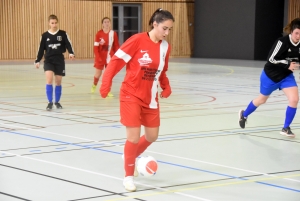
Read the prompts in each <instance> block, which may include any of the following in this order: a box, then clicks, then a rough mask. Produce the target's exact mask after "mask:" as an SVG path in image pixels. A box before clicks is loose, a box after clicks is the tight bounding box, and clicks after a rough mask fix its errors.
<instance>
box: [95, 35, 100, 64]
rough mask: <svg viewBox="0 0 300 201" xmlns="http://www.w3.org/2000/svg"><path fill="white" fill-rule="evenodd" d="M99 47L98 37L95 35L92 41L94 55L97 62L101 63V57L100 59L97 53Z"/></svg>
mask: <svg viewBox="0 0 300 201" xmlns="http://www.w3.org/2000/svg"><path fill="white" fill-rule="evenodd" d="M99 45H100V36H99V34H98V33H97V34H96V36H95V40H94V55H95V58H96V59H98V60H99V62H101V57H100V53H99Z"/></svg>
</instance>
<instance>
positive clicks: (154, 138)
mask: <svg viewBox="0 0 300 201" xmlns="http://www.w3.org/2000/svg"><path fill="white" fill-rule="evenodd" d="M145 137H146V140H147V141H148V142H155V141H156V140H157V138H158V136H157V135H156V136H145Z"/></svg>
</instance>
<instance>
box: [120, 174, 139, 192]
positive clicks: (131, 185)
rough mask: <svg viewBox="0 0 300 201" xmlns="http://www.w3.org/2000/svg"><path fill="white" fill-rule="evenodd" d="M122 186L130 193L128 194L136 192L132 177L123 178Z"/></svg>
mask: <svg viewBox="0 0 300 201" xmlns="http://www.w3.org/2000/svg"><path fill="white" fill-rule="evenodd" d="M123 185H124V187H125V189H126V190H127V191H130V192H134V191H136V186H135V184H134V182H133V177H132V176H128V177H125V178H124V180H123Z"/></svg>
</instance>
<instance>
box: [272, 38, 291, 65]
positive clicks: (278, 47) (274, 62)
mask: <svg viewBox="0 0 300 201" xmlns="http://www.w3.org/2000/svg"><path fill="white" fill-rule="evenodd" d="M281 45H282V42H281V41H280V40H279V41H278V43H277V45H276V47H275V49H274V51H273V53H272V55H271V56H270V58H269V61H270V62H271V63H273V64H278V63H283V64H288V61H287V60H279V61H276V60H275V59H274V57H275V56H276V54H277V53H278V51H279V50H280V47H281Z"/></svg>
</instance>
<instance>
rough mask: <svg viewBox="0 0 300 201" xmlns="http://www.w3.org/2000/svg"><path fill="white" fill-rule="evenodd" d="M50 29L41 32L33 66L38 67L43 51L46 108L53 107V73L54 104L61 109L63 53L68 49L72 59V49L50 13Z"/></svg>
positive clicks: (65, 35)
mask: <svg viewBox="0 0 300 201" xmlns="http://www.w3.org/2000/svg"><path fill="white" fill-rule="evenodd" d="M48 21H49V26H50V29H49V30H48V31H46V32H45V33H43V34H42V37H41V41H40V47H39V49H38V54H37V58H36V60H35V62H34V63H35V67H36V68H39V67H40V63H39V62H40V61H41V59H42V57H43V56H44V52H45V51H46V53H45V56H44V58H45V61H44V71H45V75H46V94H47V98H48V101H49V103H48V105H47V108H46V109H47V110H51V109H52V107H53V100H52V96H53V86H52V83H53V73H54V75H55V85H56V86H55V102H54V104H55V106H56V108H58V109H62V106H61V104H60V103H59V100H60V97H61V91H62V86H61V81H62V77H63V76H65V58H64V55H63V53H65V52H66V49H68V52H69V58H70V59H74V50H73V48H72V44H71V41H70V39H69V36H68V34H67V33H66V32H65V31H63V30H59V29H58V26H57V25H58V18H57V16H55V15H50V16H49V18H48Z"/></svg>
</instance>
